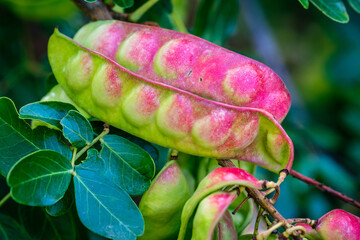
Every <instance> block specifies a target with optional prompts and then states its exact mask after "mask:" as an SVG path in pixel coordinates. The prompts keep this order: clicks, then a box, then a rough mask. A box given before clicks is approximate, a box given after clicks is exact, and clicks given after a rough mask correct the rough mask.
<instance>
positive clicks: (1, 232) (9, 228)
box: [0, 214, 31, 240]
mask: <svg viewBox="0 0 360 240" xmlns="http://www.w3.org/2000/svg"><path fill="white" fill-rule="evenodd" d="M0 239H3V240H12V239H21V240H31V237H30V236H29V234H28V233H27V232H26V230H25V228H24V226H22V225H20V224H19V223H18V222H17V221H15V220H14V219H12V218H11V217H9V216H6V215H3V214H0Z"/></svg>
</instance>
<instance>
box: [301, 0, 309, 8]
mask: <svg viewBox="0 0 360 240" xmlns="http://www.w3.org/2000/svg"><path fill="white" fill-rule="evenodd" d="M299 2H300V3H301V5H302V6H303V7H304V8H305V9H308V8H309V0H299Z"/></svg>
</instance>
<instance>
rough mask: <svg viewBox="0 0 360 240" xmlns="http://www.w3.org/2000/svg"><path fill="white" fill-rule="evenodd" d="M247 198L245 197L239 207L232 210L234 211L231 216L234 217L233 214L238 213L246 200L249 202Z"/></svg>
mask: <svg viewBox="0 0 360 240" xmlns="http://www.w3.org/2000/svg"><path fill="white" fill-rule="evenodd" d="M249 198H250V197H249V196H247V197H246V198H245V199H244V200H243V201H242V202H241V203H240V205H239V206H238V207H237V208H236V209H235V210H234V211H232V214H233V215H235V213H236V212H237V211H239V209H240V208H241V207H242V205H244V203H246V201H247V200H249Z"/></svg>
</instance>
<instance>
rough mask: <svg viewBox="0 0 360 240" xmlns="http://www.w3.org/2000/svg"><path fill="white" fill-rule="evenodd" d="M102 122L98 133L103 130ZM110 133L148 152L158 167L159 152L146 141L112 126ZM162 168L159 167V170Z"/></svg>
mask: <svg viewBox="0 0 360 240" xmlns="http://www.w3.org/2000/svg"><path fill="white" fill-rule="evenodd" d="M103 128H104V127H103V122H101V128H100V132H101V131H102V130H103ZM110 132H111V133H113V134H115V135H119V136H121V137H123V138H126V139H127V140H129V141H130V142H132V143H135V144H136V145H138V146H139V147H141V148H142V149H144V150H145V151H146V152H148V153H149V154H150V156H151V158H152V159H153V161H154V163H155V166H157V165H158V160H159V157H160V153H159V150H158V149H157V148H156V147H155V146H154V145H153V144H151V143H149V142H148V141H145V140H144V139H142V138H139V137H136V136H134V135H131V134H129V133H127V132H125V131H122V130H120V129H118V128H114V127H112V126H110ZM161 168H162V167H160V169H161Z"/></svg>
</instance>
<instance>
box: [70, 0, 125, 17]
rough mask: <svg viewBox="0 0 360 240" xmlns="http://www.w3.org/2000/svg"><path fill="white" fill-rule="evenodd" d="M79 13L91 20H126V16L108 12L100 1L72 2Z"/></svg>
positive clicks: (80, 0)
mask: <svg viewBox="0 0 360 240" xmlns="http://www.w3.org/2000/svg"><path fill="white" fill-rule="evenodd" d="M72 1H73V2H74V3H75V4H76V6H78V8H80V10H81V11H83V12H84V13H85V14H86V15H88V16H89V17H90V18H91V19H92V20H95V21H96V20H110V19H114V17H116V19H119V20H127V19H128V15H127V14H120V13H116V12H113V11H111V10H109V9H108V8H107V7H106V5H105V4H104V3H103V2H102V1H96V2H92V3H90V2H85V1H84V0H72Z"/></svg>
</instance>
